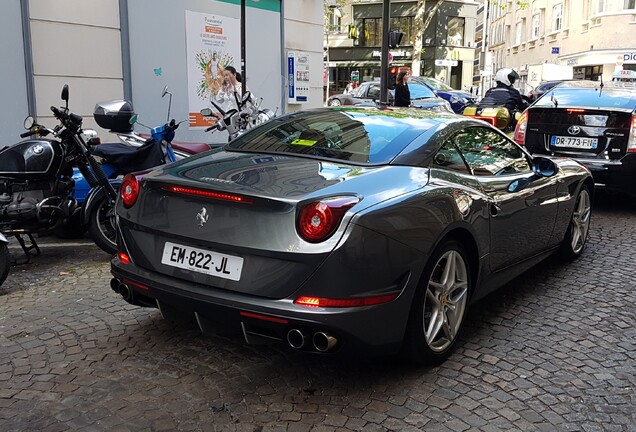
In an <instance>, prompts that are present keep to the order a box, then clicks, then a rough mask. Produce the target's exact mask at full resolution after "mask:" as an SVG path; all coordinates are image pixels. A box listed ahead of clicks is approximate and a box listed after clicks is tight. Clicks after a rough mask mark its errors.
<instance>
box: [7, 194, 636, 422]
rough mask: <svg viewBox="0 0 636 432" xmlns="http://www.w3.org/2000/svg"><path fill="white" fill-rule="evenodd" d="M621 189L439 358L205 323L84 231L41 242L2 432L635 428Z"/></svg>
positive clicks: (635, 365)
mask: <svg viewBox="0 0 636 432" xmlns="http://www.w3.org/2000/svg"><path fill="white" fill-rule="evenodd" d="M625 200H626V199H625ZM620 201H621V200H620V199H611V200H610V199H607V198H606V199H604V200H603V201H602V202H601V203H600V204H597V205H596V206H595V213H594V215H593V219H592V232H591V238H590V242H589V244H588V247H587V250H586V252H585V253H584V254H583V256H582V257H581V258H580V259H579V260H577V261H575V262H574V263H572V264H570V265H563V264H562V263H559V262H556V261H555V260H553V259H548V260H547V261H545V262H544V263H542V264H540V265H539V266H538V267H536V268H535V269H533V270H531V271H530V272H528V273H526V274H525V275H523V276H522V277H520V278H518V279H516V280H515V281H513V282H512V283H510V284H508V285H507V286H506V287H505V288H503V289H502V290H500V291H498V292H497V293H495V294H494V295H492V296H490V297H489V298H487V299H486V300H485V301H482V302H481V303H480V304H478V305H475V307H473V308H472V310H471V313H470V316H469V321H468V323H467V326H466V331H465V332H464V333H463V336H462V340H461V341H460V342H461V343H460V344H459V346H458V349H457V350H456V351H455V353H454V354H453V355H452V356H451V358H450V359H449V361H447V362H446V363H444V364H443V365H442V366H440V367H430V368H424V367H415V366H413V365H409V364H406V363H404V362H401V361H399V360H397V359H392V358H391V359H381V360H361V359H348V360H343V359H330V358H328V357H313V356H302V355H299V354H297V353H294V352H291V351H289V350H287V349H286V348H284V347H282V346H256V347H251V346H247V345H246V344H245V343H244V341H243V339H242V337H241V336H240V335H239V334H225V333H219V334H215V335H208V334H206V335H201V334H200V332H199V330H198V328H197V327H196V326H195V325H194V324H192V325H189V324H174V323H172V322H169V321H166V320H164V319H162V317H161V315H160V314H159V312H158V311H157V310H155V309H142V308H138V307H134V306H130V305H128V304H127V303H125V302H124V301H123V300H122V299H121V297H120V296H119V295H117V294H115V293H114V292H113V291H112V290H111V289H110V288H109V281H110V273H109V258H108V257H107V256H105V255H104V254H103V253H102V252H101V251H100V250H99V249H98V248H97V247H96V246H94V245H92V244H91V243H90V242H89V241H88V240H83V241H82V242H83V243H84V244H82V245H80V246H56V245H55V241H53V243H51V240H50V239H45V240H47V241H48V243H50V244H48V245H46V246H45V247H43V253H42V255H41V256H40V257H38V258H35V259H34V260H33V262H32V263H31V264H28V265H24V266H19V267H15V268H13V269H12V273H11V274H10V276H9V278H8V279H7V281H6V282H5V284H4V286H2V287H1V288H0V431H3V432H9V431H47V432H57V431H65V430H80V431H127V430H130V431H138V430H152V431H161V430H165V431H172V430H183V431H186V430H209V431H215V430H223V431H225V430H227V431H308V430H314V431H325V432H327V431H336V430H354V431H358V430H368V431H376V430H377V431H381V430H400V431H402V430H414V431H415V430H426V431H465V430H479V431H496V430H521V431H534V430H539V431H555V430H559V431H561V430H562V431H586V432H593V431H603V430H605V431H636V328H635V324H636V306H635V304H636V288H635V283H634V282H635V279H636V278H635V277H634V275H635V274H636V230H635V227H636V206H627V205H623V204H621V203H620ZM43 243H45V241H44V240H43Z"/></svg>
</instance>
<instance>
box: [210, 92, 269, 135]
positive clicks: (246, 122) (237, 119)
mask: <svg viewBox="0 0 636 432" xmlns="http://www.w3.org/2000/svg"><path fill="white" fill-rule="evenodd" d="M234 97H235V98H236V106H237V107H238V109H236V108H231V109H229V110H227V111H225V110H224V109H223V108H222V107H221V106H219V104H217V103H216V102H215V101H214V100H213V99H210V103H211V104H212V105H213V106H214V108H216V110H217V112H218V113H219V114H220V115H221V118H218V116H217V115H215V114H214V112H213V111H212V109H211V108H204V109H202V110H201V111H200V113H201V115H202V116H204V117H217V121H216V123H215V124H214V125H213V126H210V127H209V128H207V129H205V131H206V132H209V131H212V132H216V131H223V130H226V131H227V132H228V142H229V141H232V140H233V139H235V138H237V137H239V136H241V135H243V134H244V133H245V132H246V131H248V130H249V129H251V128H253V127H256V126H258V125H261V124H263V123H266V122H268V121H269V120H271V119H272V118H274V117H275V116H276V113H275V112H274V111H272V110H270V109H267V108H265V109H261V107H260V105H261V102H262V101H263V98H261V99H259V101H258V102H257V103H255V102H254V101H253V100H252V95H251V93H250V92H249V91H248V92H245V94H244V95H243V97H242V98H241V99H240V100H239V98H238V94H236V93H234Z"/></svg>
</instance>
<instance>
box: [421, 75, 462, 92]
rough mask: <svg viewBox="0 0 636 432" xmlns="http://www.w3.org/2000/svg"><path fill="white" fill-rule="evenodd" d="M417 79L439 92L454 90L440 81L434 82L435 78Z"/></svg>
mask: <svg viewBox="0 0 636 432" xmlns="http://www.w3.org/2000/svg"><path fill="white" fill-rule="evenodd" d="M419 79H421V80H422V81H424V82H425V83H426V84H428V85H430V86H431V87H433V88H434V89H435V90H441V91H453V90H455V89H454V88H452V87H450V86H447V85H446V84H444V83H443V82H441V81H438V80H436V79H435V78H430V77H419Z"/></svg>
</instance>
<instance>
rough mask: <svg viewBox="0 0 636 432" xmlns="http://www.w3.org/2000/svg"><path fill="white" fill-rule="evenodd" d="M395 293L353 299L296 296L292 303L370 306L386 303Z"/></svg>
mask: <svg viewBox="0 0 636 432" xmlns="http://www.w3.org/2000/svg"><path fill="white" fill-rule="evenodd" d="M397 296H398V295H397V294H387V295H381V296H374V297H362V298H353V299H330V298H319V297H298V298H297V299H296V300H294V303H296V304H297V305H301V306H307V307H336V308H337V307H359V306H371V305H376V304H380V303H388V302H390V301H392V300H395V298H396V297H397Z"/></svg>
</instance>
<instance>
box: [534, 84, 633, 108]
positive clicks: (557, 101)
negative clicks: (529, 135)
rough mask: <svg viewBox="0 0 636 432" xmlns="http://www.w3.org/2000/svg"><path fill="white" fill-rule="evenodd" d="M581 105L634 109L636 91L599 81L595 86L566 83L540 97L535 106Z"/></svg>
mask: <svg viewBox="0 0 636 432" xmlns="http://www.w3.org/2000/svg"><path fill="white" fill-rule="evenodd" d="M555 105H556V107H557V108H558V107H580V108H610V109H619V110H630V111H632V110H634V109H635V108H636V91H633V90H627V89H616V88H612V87H611V86H608V85H605V86H604V87H603V89H601V87H600V83H598V84H597V85H596V86H595V87H571V86H569V85H567V84H565V83H563V84H561V85H558V86H555V87H554V88H552V89H551V90H550V91H549V92H547V93H545V94H544V96H543V97H542V98H541V99H539V100H538V101H537V102H536V103H535V104H534V106H535V107H549V108H555Z"/></svg>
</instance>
